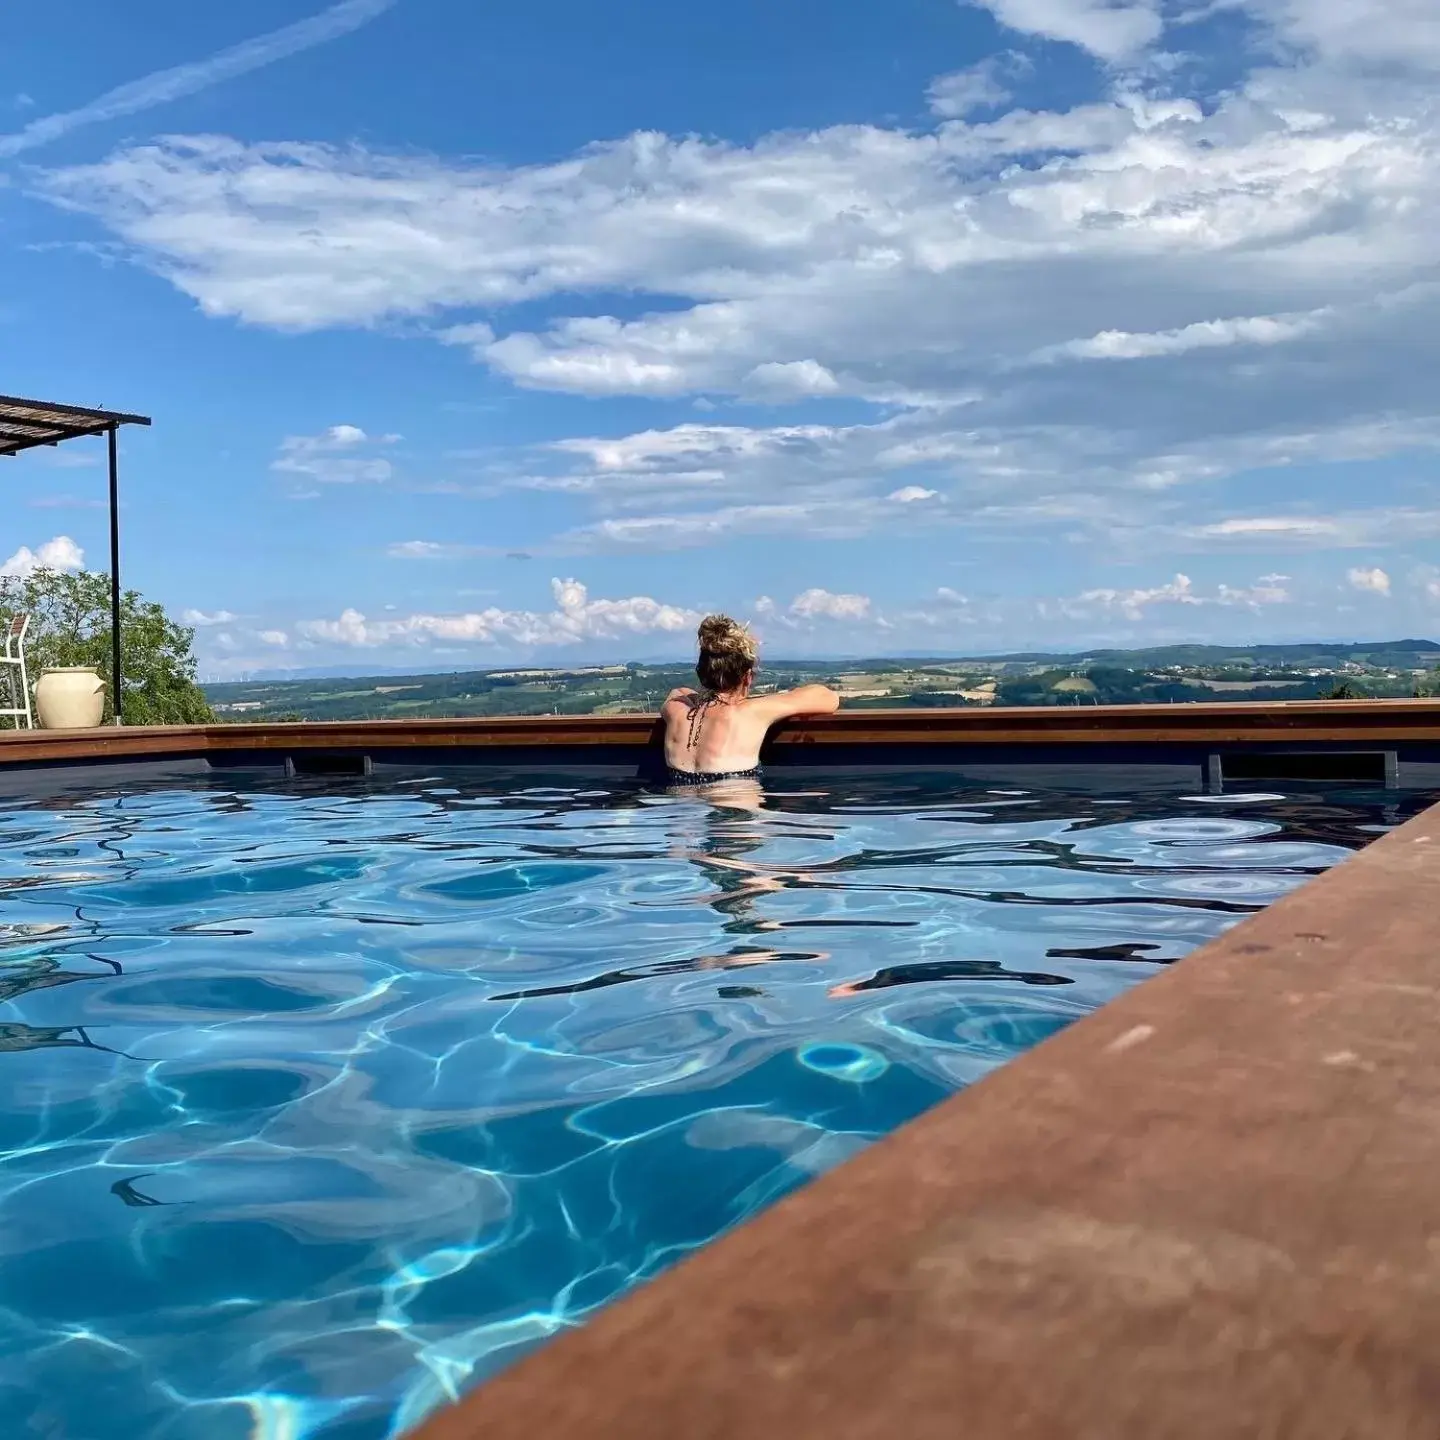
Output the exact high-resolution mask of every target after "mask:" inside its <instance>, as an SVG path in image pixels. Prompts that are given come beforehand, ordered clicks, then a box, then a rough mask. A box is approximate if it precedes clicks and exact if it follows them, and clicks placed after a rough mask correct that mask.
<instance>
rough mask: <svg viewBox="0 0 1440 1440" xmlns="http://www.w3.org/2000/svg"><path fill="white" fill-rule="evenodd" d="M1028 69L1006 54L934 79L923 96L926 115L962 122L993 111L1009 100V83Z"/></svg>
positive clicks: (1020, 59)
mask: <svg viewBox="0 0 1440 1440" xmlns="http://www.w3.org/2000/svg"><path fill="white" fill-rule="evenodd" d="M1029 68H1030V65H1029V61H1028V60H1027V59H1026V58H1025V57H1024V56H1023V55H1019V54H1017V53H1016V52H1014V51H1007V52H1006V53H1005V54H1002V55H991V56H987V57H986V58H985V59H984V60H982V61H980V62H979V64H977V65H969V66H967V67H966V68H965V69H964V70H954V71H952V72H951V73H950V74H948V75H941V76H938V77H937V78H936V79H935V80H933V81H931V83H930V88H929V89H928V90H927V91H926V92H925V98H926V99H927V100H928V101H929V102H930V112H931V114H933V115H938V116H940V117H941V119H944V120H962V119H964V118H965V117H966V116H967V115H969V114H971V113H972V112H973V111H975V110H991V109H995V108H997V107H999V106H1001V105H1004V104H1005V102H1006V101H1007V100H1009V99H1010V87H1011V81H1012V79H1013V78H1014V77H1015V76H1016V75H1018V74H1020V73H1023V72H1024V71H1026V70H1028V69H1029Z"/></svg>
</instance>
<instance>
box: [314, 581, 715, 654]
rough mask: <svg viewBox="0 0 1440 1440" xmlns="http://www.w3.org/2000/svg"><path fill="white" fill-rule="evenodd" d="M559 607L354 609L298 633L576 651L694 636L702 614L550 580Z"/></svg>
mask: <svg viewBox="0 0 1440 1440" xmlns="http://www.w3.org/2000/svg"><path fill="white" fill-rule="evenodd" d="M550 585H551V591H552V593H553V595H554V598H555V608H554V609H553V610H550V611H544V612H537V611H529V610H504V609H501V608H499V607H491V608H489V609H486V610H481V611H472V612H469V613H465V614H457V615H432V614H415V615H406V616H402V617H399V618H396V619H387V620H372V619H368V618H367V617H366V616H365V615H364V614H363V613H361V612H360V611H359V610H355V609H347V610H345V611H343V612H342V613H341V614H340V615H339V616H338V617H336V618H335V619H333V620H302V621H301V622H300V623H299V624H298V625H296V626H295V627H294V628H295V630H296V631H297V632H298V633H299V634H300V636H301V637H303V638H304V639H306V640H310V641H313V642H317V643H324V644H329V645H339V646H345V647H348V648H364V649H369V648H374V647H377V646H386V645H393V646H411V647H414V646H432V645H440V646H462V647H463V646H470V645H515V646H524V647H531V646H549V645H575V644H580V643H582V642H586V641H596V640H615V639H620V638H623V637H626V636H637V635H654V634H675V633H678V632H681V631H685V630H693V629H694V627H695V626H696V625H698V624H699V623H700V619H701V616H700V612H699V611H696V610H687V609H684V608H682V607H680V606H677V605H667V604H664V603H662V602H661V601H658V600H652V599H651V598H650V597H649V596H645V595H637V596H632V597H630V598H629V599H625V600H592V599H591V598H590V595H589V592H588V590H587V589H586V587H585V586H584V585H582V584H581V583H580V582H579V581H578V580H561V579H555V580H552V581H551V582H550Z"/></svg>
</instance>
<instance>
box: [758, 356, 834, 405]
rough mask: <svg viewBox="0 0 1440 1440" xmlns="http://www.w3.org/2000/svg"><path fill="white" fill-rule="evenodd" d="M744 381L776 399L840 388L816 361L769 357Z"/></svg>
mask: <svg viewBox="0 0 1440 1440" xmlns="http://www.w3.org/2000/svg"><path fill="white" fill-rule="evenodd" d="M745 384H746V385H747V387H748V388H749V389H750V390H752V391H754V392H755V393H757V394H759V395H762V396H764V397H766V398H769V399H776V400H803V399H808V398H811V397H813V396H816V395H836V394H838V393H839V391H840V382H839V381H838V380H837V379H836V378H835V377H834V376H833V375H832V374H831V373H830V372H829V371H828V370H827V369H826V368H825V367H824V366H823V365H821V364H820V363H819V361H817V360H787V361H784V362H780V361H775V360H769V361H766V363H765V364H763V365H757V366H756V367H755V368H754V369H753V370H752V371H751V372H750V373H749V374H748V375H747V376H746V377H745Z"/></svg>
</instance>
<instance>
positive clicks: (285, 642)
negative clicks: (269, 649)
mask: <svg viewBox="0 0 1440 1440" xmlns="http://www.w3.org/2000/svg"><path fill="white" fill-rule="evenodd" d="M255 638H256V639H257V640H259V641H260V643H261V644H262V645H271V646H273V647H274V648H275V649H277V650H284V649H287V648H288V647H289V644H290V637H289V635H287V634H286V633H285V631H283V630H261V631H260V632H259V633H258V634H257V635H256V637H255Z"/></svg>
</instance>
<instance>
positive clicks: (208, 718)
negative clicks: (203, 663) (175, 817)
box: [0, 570, 215, 725]
mask: <svg viewBox="0 0 1440 1440" xmlns="http://www.w3.org/2000/svg"><path fill="white" fill-rule="evenodd" d="M0 612H3V613H4V615H5V616H6V617H7V618H8V617H9V616H10V615H15V614H18V613H21V612H25V613H28V614H29V616H30V632H29V634H28V635H27V636H26V640H25V651H26V660H27V662H28V665H29V669H30V675H31V678H32V680H34V679H38V678H39V676H40V672H41V671H42V670H44V669H45V668H47V667H49V666H60V665H93V666H94V667H95V668H96V669H97V670H98V671H99V672H100V675H101V677H102V678H103V679H104V681H105V718H106V719H107V720H112V719H113V718H114V699H115V694H114V685H113V684H112V679H113V677H112V676H111V673H110V577H109V576H108V575H104V574H99V573H94V572H91V571H81V572H80V573H79V574H73V575H72V574H66V573H63V572H61V571H58V570H36V571H34V572H33V573H32V574H30V575H27V576H24V577H21V578H12V579H7V580H5V581H4V582H3V583H0ZM120 638H121V645H122V647H123V648H122V651H121V657H120V658H121V666H122V669H123V671H124V675H125V695H124V697H123V700H122V704H121V715H122V718H123V719H124V721H125V723H126V724H127V725H207V724H212V723H214V720H215V714H214V712H213V711H212V710H211V709H210V705H209V702H208V701H207V700H206V699H205V693H204V691H202V690H201V689H200V687H199V685H197V684H196V683H195V655H194V650H193V646H194V643H195V632H194V631H193V630H191V629H188V628H187V627H186V626H184V625H179V624H176V622H175V621H173V620H172V619H170V617H169V616H168V615H167V614H166V613H165V611H164V609H163V607H161V606H159V605H157V604H155V603H154V602H153V601H149V600H145V599H143V598H142V597H141V596H140V594H139V592H138V591H135V590H126V591H124V592H123V594H122V595H121V600H120Z"/></svg>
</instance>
